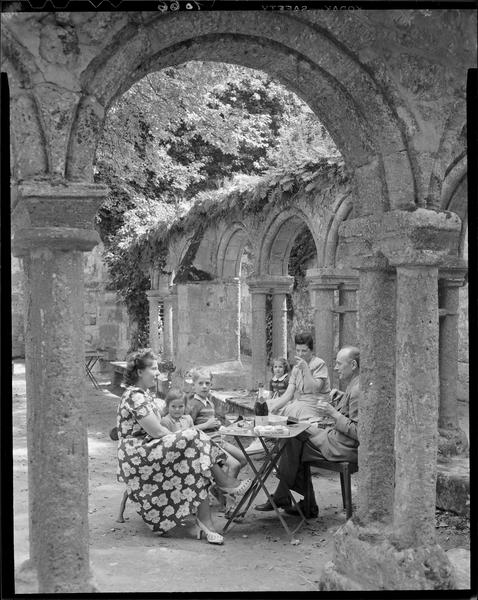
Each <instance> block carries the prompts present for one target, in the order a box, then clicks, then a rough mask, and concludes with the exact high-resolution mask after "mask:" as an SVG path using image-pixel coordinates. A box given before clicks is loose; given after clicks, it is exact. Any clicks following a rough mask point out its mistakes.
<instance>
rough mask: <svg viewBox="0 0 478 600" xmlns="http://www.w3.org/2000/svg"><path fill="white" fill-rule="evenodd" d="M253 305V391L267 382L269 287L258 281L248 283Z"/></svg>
mask: <svg viewBox="0 0 478 600" xmlns="http://www.w3.org/2000/svg"><path fill="white" fill-rule="evenodd" d="M248 285H249V291H250V293H251V304H252V332H251V338H252V339H251V346H252V373H251V389H257V384H258V383H259V382H262V383H264V384H265V382H266V370H267V351H266V295H267V294H268V293H269V289H270V288H269V287H268V286H265V285H263V284H261V282H258V281H251V280H249V281H248Z"/></svg>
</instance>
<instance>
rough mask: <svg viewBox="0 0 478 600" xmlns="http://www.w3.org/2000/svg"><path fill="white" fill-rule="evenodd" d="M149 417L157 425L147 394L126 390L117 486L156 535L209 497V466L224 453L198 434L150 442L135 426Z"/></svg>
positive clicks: (122, 403) (120, 409) (153, 404)
mask: <svg viewBox="0 0 478 600" xmlns="http://www.w3.org/2000/svg"><path fill="white" fill-rule="evenodd" d="M150 414H155V415H156V416H157V417H158V418H159V419H161V414H160V410H159V406H158V405H157V404H156V401H155V399H154V398H153V397H152V396H151V394H150V393H149V392H146V391H144V390H143V389H141V388H138V387H130V388H128V389H127V390H126V391H125V392H124V394H123V396H122V397H121V401H120V404H119V406H118V415H117V425H118V437H119V439H118V472H117V478H118V481H121V482H123V483H125V484H126V488H127V490H128V495H129V497H130V498H131V499H132V500H134V501H135V502H136V503H137V505H138V513H139V514H140V515H141V517H142V518H143V520H144V521H145V522H146V523H147V524H148V525H150V526H151V527H152V528H153V530H154V531H160V532H163V533H164V532H166V531H168V530H169V529H172V528H173V527H175V526H176V525H179V524H180V523H181V521H182V520H184V518H185V517H187V516H188V515H189V514H194V513H196V510H197V508H198V506H199V505H200V504H201V503H202V502H203V501H204V500H205V499H206V498H207V497H208V489H209V486H210V485H211V482H212V473H211V466H212V465H213V464H214V463H217V462H218V461H221V460H224V459H225V454H224V452H223V451H222V450H221V449H220V448H219V447H218V446H216V444H214V442H212V441H211V440H210V438H209V436H207V435H206V434H205V433H203V432H202V431H199V430H197V429H193V428H191V429H186V430H184V431H177V432H175V433H171V434H169V435H166V436H164V437H162V438H159V439H157V438H152V437H151V436H150V435H148V434H147V433H146V431H145V430H144V429H143V428H142V427H141V425H140V424H139V423H138V420H139V419H142V418H144V417H146V416H148V415H150Z"/></svg>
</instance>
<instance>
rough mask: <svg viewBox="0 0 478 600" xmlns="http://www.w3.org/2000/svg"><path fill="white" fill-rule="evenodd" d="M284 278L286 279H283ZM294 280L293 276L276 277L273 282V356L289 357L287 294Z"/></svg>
mask: <svg viewBox="0 0 478 600" xmlns="http://www.w3.org/2000/svg"><path fill="white" fill-rule="evenodd" d="M282 279H283V280H284V281H282ZM293 283H294V281H293V278H292V277H289V276H285V277H284V278H281V280H279V278H276V281H275V282H274V283H273V284H272V286H273V287H272V356H273V357H276V356H283V357H284V358H287V294H288V293H289V292H290V291H291V289H292V285H293Z"/></svg>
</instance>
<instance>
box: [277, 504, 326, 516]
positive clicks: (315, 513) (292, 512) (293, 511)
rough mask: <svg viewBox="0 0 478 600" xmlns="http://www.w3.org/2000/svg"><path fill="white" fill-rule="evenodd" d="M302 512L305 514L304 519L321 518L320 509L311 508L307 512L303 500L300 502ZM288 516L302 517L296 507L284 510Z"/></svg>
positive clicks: (316, 507)
mask: <svg viewBox="0 0 478 600" xmlns="http://www.w3.org/2000/svg"><path fill="white" fill-rule="evenodd" d="M299 506H300V510H301V511H302V512H303V513H304V517H305V518H306V519H316V518H317V517H318V516H319V507H318V506H311V507H310V510H309V511H306V510H305V507H304V503H303V502H302V500H301V501H300V502H299ZM284 510H285V512H286V513H287V514H288V515H295V516H297V517H300V514H299V511H298V510H297V508H296V507H295V506H290V507H289V508H285V509H284Z"/></svg>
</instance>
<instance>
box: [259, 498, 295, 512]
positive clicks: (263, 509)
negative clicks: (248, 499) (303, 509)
mask: <svg viewBox="0 0 478 600" xmlns="http://www.w3.org/2000/svg"><path fill="white" fill-rule="evenodd" d="M274 502H275V500H274ZM276 506H277V508H284V509H285V510H287V509H288V508H290V507H291V505H290V504H289V503H285V502H276ZM254 509H255V510H259V511H261V512H268V511H270V510H274V507H273V506H272V504H271V503H270V501H269V500H267V502H264V504H256V505H255V506H254Z"/></svg>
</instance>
